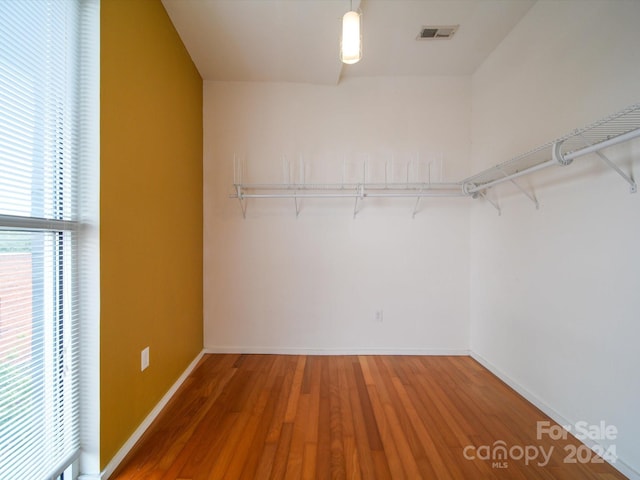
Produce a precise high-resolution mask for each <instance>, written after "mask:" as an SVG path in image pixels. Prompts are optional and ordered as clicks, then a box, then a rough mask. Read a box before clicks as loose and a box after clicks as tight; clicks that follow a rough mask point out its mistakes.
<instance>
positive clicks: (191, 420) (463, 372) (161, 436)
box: [111, 355, 625, 480]
mask: <svg viewBox="0 0 640 480" xmlns="http://www.w3.org/2000/svg"><path fill="white" fill-rule="evenodd" d="M538 421H549V419H548V417H546V416H545V415H544V414H542V412H540V411H539V410H538V409H537V408H535V407H533V406H532V405H531V404H530V403H528V402H527V401H526V400H524V399H523V398H522V397H520V396H519V395H518V394H517V393H515V392H514V391H513V390H511V389H510V388H509V387H507V386H506V385H505V384H504V383H502V382H501V381H500V380H498V379H497V378H496V377H495V376H493V375H492V374H491V373H489V372H488V371H487V370H486V369H484V368H483V367H482V366H480V365H479V364H478V363H477V362H475V361H474V360H473V359H471V358H469V357H432V356H427V357H418V356H329V357H324V356H294V355H292V356H286V355H205V356H204V357H203V359H202V361H201V362H200V364H199V365H198V367H197V368H196V369H195V370H194V371H193V373H192V374H191V375H190V376H189V377H188V379H187V380H186V381H185V383H184V384H183V385H182V387H181V389H180V390H179V391H178V393H177V394H176V395H175V396H174V397H173V399H172V400H171V402H170V403H169V405H168V406H167V407H166V408H165V409H164V411H163V412H162V413H161V414H160V416H159V417H158V418H157V419H156V421H155V422H154V423H153V424H152V426H151V427H150V428H149V430H148V431H147V432H146V433H145V435H144V436H143V438H142V439H141V440H140V442H139V443H138V445H137V446H136V447H135V448H134V449H133V451H132V452H131V453H130V454H129V456H128V457H127V458H126V459H125V461H124V462H123V463H122V465H121V466H120V468H119V469H118V470H117V471H116V472H115V474H114V475H113V476H112V477H111V478H112V479H114V480H124V479H127V480H133V479H171V480H176V479H181V480H196V479H228V480H234V479H252V480H253V479H271V478H274V479H276V478H286V479H294V478H295V479H298V478H304V479H306V478H331V479H340V478H345V479H360V478H362V479H373V478H379V479H387V478H392V479H404V478H406V479H410V480H414V479H420V478H425V479H447V478H454V479H491V478H509V479H614V478H625V477H624V476H622V475H621V474H620V473H618V472H617V471H616V470H615V469H613V468H612V467H611V466H610V465H608V464H606V463H602V460H601V459H600V458H599V457H596V456H595V455H594V454H593V455H592V454H591V453H589V452H591V450H586V447H583V446H582V444H580V443H579V442H577V441H576V440H575V439H573V437H571V436H569V438H568V439H567V440H561V441H552V440H551V439H550V438H549V436H548V435H542V438H540V439H538V438H536V436H537V428H536V425H537V424H536V422H538ZM552 424H553V423H552ZM571 445H573V446H571ZM500 447H502V448H503V449H501V448H500ZM541 449H543V450H541ZM542 451H544V453H545V455H547V454H548V452H549V451H551V452H552V453H551V455H550V456H548V458H547V457H543V454H542V453H541V452H542ZM505 452H506V456H505ZM534 453H535V454H536V455H537V458H531V457H533V455H534ZM572 453H573V454H574V455H572ZM499 454H502V456H500V455H499ZM523 455H528V456H529V460H527V459H526V457H523ZM491 457H494V458H491ZM544 458H547V462H545V459H544ZM572 459H573V460H575V461H576V463H567V461H566V460H569V461H571V460H572ZM581 460H582V461H583V462H584V461H586V460H590V461H589V462H588V463H581ZM541 464H542V465H541Z"/></svg>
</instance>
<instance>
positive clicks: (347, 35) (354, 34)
mask: <svg viewBox="0 0 640 480" xmlns="http://www.w3.org/2000/svg"><path fill="white" fill-rule="evenodd" d="M361 58H362V37H361V36H360V14H359V13H358V12H356V11H354V10H353V4H352V5H351V11H349V12H347V13H345V14H344V17H342V39H341V41H340V60H342V63H347V64H352V63H357V62H359V61H360V59H361Z"/></svg>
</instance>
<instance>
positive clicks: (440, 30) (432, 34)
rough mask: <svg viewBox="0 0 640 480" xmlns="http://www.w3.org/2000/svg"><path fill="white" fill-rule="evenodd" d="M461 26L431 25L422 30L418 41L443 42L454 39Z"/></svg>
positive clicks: (417, 38)
mask: <svg viewBox="0 0 640 480" xmlns="http://www.w3.org/2000/svg"><path fill="white" fill-rule="evenodd" d="M459 26H460V25H436V26H434V25H430V26H425V27H422V28H421V29H420V33H418V36H417V37H416V40H443V39H447V38H451V37H453V34H454V33H456V31H457V30H458V27H459Z"/></svg>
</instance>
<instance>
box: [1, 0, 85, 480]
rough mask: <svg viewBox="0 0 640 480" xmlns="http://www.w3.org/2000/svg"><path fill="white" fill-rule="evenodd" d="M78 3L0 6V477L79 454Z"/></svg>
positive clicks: (42, 474)
mask: <svg viewBox="0 0 640 480" xmlns="http://www.w3.org/2000/svg"><path fill="white" fill-rule="evenodd" d="M81 4H82V2H81V1H80V0H77V1H74V0H68V1H62V0H31V1H29V0H3V1H0V45H2V48H0V452H1V453H0V478H2V479H6V480H11V479H16V480H24V479H34V480H38V479H49V478H56V477H58V476H60V478H62V476H63V475H64V473H63V472H65V471H66V472H67V474H66V476H65V479H66V478H69V477H68V472H69V466H70V465H71V464H72V463H73V462H74V461H75V460H76V459H77V458H78V455H79V450H80V425H79V418H80V415H79V398H80V393H79V378H80V377H79V363H80V362H79V350H78V347H79V343H80V342H79V325H78V322H79V311H80V310H79V308H80V307H79V302H78V291H79V285H78V283H79V282H78V280H77V279H78V268H77V264H78V236H79V233H78V232H79V229H80V227H79V225H80V222H79V218H80V214H79V210H80V209H79V207H78V204H79V201H78V191H79V189H78V180H77V179H78V174H79V167H80V165H81V161H83V159H82V158H81V152H83V151H84V150H83V148H82V146H81V142H80V139H81V128H82V127H81V126H80V125H81V122H80V116H81V115H82V102H81V99H82V91H83V87H82V82H81V79H82V77H83V74H82V65H81V61H80V58H81V57H82V50H83V47H82V44H81V42H80V40H79V38H80V32H81V31H82V28H81Z"/></svg>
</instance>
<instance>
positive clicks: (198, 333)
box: [100, 0, 203, 468]
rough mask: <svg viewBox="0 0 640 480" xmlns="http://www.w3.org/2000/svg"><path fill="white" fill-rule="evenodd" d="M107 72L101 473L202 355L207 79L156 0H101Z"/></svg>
mask: <svg viewBox="0 0 640 480" xmlns="http://www.w3.org/2000/svg"><path fill="white" fill-rule="evenodd" d="M100 66H101V87H100V88H101V93H100V96H101V98H100V104H101V106H100V109H101V112H100V122H101V126H100V144H101V147H100V155H101V160H100V163H101V167H100V220H101V233H100V244H101V245H100V247H101V252H100V256H101V258H100V270H101V273H100V282H101V287H100V288H101V293H100V303H101V324H100V364H101V367H100V410H101V418H100V463H101V466H102V468H104V467H105V466H106V465H107V464H108V463H109V461H110V460H111V459H112V458H113V457H114V455H115V454H116V453H117V452H118V450H119V449H120V448H121V447H122V445H123V444H124V443H125V442H126V440H127V439H128V438H129V437H130V436H131V434H132V433H133V432H134V431H135V429H136V428H137V427H138V426H139V425H140V423H141V422H142V421H143V420H144V418H145V417H146V416H147V415H148V414H149V412H150V411H151V410H152V409H153V407H154V406H155V405H156V404H157V403H158V401H159V400H160V399H161V398H162V396H163V395H164V394H165V393H166V392H167V391H168V389H169V388H170V387H171V385H172V384H173V383H174V382H175V381H176V380H177V378H178V377H179V376H180V374H181V373H182V372H183V371H184V370H185V368H186V367H187V366H188V365H189V363H190V362H191V361H192V360H193V359H194V358H195V357H196V356H197V354H198V353H199V352H200V351H201V350H202V345H203V340H202V325H203V323H202V79H201V77H200V75H199V74H198V71H197V70H196V68H195V66H194V64H193V62H192V61H191V58H190V57H189V54H188V53H187V51H186V49H185V48H184V46H183V44H182V41H181V40H180V38H179V36H178V34H177V32H176V31H175V29H174V27H173V24H172V23H171V20H170V19H169V17H168V15H167V13H166V11H165V10H164V7H163V6H162V4H161V2H160V0H135V1H132V0H102V4H101V65H100ZM147 346H149V347H150V367H149V368H148V369H147V370H145V371H144V372H141V371H140V353H141V350H142V349H143V348H145V347H147Z"/></svg>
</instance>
